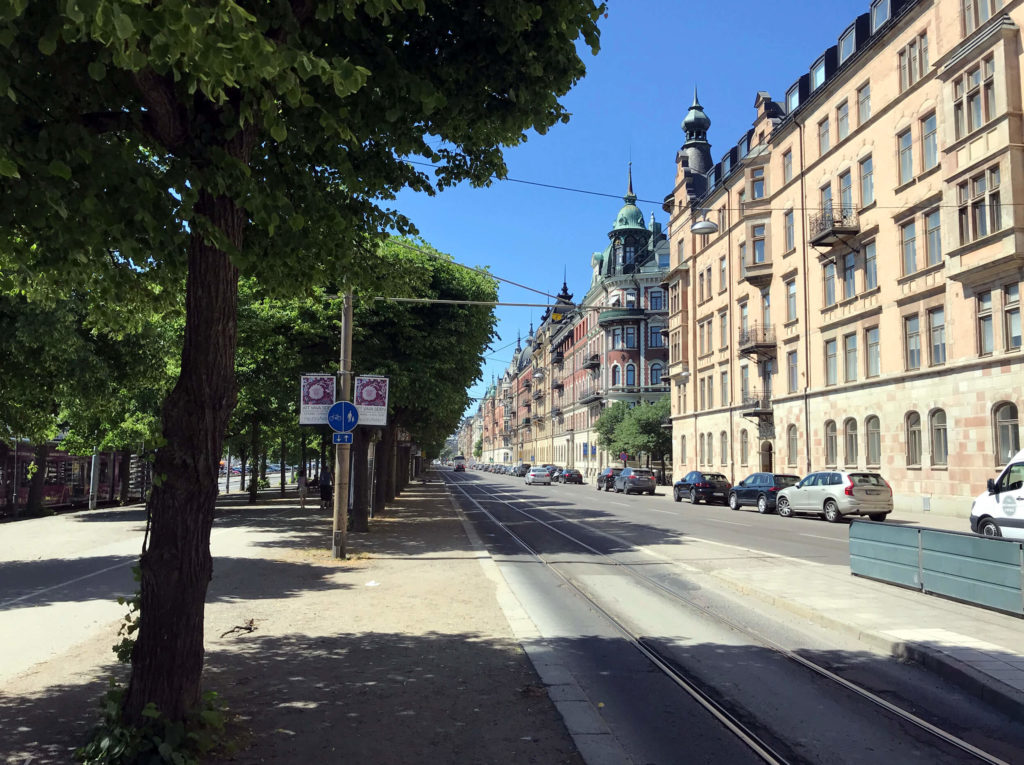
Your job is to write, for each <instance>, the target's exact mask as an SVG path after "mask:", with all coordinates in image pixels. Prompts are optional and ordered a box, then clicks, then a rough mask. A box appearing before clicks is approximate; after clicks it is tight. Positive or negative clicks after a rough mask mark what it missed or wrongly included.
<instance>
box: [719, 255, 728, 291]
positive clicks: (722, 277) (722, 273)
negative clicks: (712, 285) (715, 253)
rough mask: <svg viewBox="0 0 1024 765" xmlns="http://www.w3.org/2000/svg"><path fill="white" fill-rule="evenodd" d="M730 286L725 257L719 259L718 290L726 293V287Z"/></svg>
mask: <svg viewBox="0 0 1024 765" xmlns="http://www.w3.org/2000/svg"><path fill="white" fill-rule="evenodd" d="M728 284H729V280H728V270H727V267H726V258H725V255H723V256H722V257H720V258H719V259H718V289H719V290H720V291H722V292H725V289H726V287H727V286H728Z"/></svg>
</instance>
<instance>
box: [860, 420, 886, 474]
mask: <svg viewBox="0 0 1024 765" xmlns="http://www.w3.org/2000/svg"><path fill="white" fill-rule="evenodd" d="M864 429H865V430H866V431H867V439H868V464H869V465H880V464H881V463H882V428H881V425H879V422H878V418H877V417H876V416H875V415H871V416H870V417H868V418H867V419H866V420H865V421H864Z"/></svg>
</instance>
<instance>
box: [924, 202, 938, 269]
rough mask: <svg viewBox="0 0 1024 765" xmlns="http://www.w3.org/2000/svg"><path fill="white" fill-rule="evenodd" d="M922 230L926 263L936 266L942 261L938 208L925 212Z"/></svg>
mask: <svg viewBox="0 0 1024 765" xmlns="http://www.w3.org/2000/svg"><path fill="white" fill-rule="evenodd" d="M924 230H925V247H926V249H927V257H928V265H929V266H936V265H938V264H939V263H941V262H942V229H941V224H940V217H939V211H938V210H932V211H931V212H930V213H927V214H925V216H924Z"/></svg>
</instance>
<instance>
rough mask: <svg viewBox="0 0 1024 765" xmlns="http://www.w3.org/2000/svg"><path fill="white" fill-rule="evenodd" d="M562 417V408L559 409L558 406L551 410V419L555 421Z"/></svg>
mask: <svg viewBox="0 0 1024 765" xmlns="http://www.w3.org/2000/svg"><path fill="white" fill-rule="evenodd" d="M561 416H562V409H561V407H557V406H556V407H555V408H554V409H552V410H551V418H552V419H554V418H555V417H561Z"/></svg>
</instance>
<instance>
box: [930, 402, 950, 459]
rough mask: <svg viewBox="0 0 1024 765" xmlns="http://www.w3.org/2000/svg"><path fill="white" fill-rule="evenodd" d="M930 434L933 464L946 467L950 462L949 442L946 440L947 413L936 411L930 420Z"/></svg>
mask: <svg viewBox="0 0 1024 765" xmlns="http://www.w3.org/2000/svg"><path fill="white" fill-rule="evenodd" d="M928 434H929V440H930V442H931V445H932V464H933V465H945V464H947V463H948V461H949V442H948V441H947V440H946V413H945V412H944V411H943V410H941V409H936V410H935V411H934V412H932V413H931V416H930V417H929V418H928Z"/></svg>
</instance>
